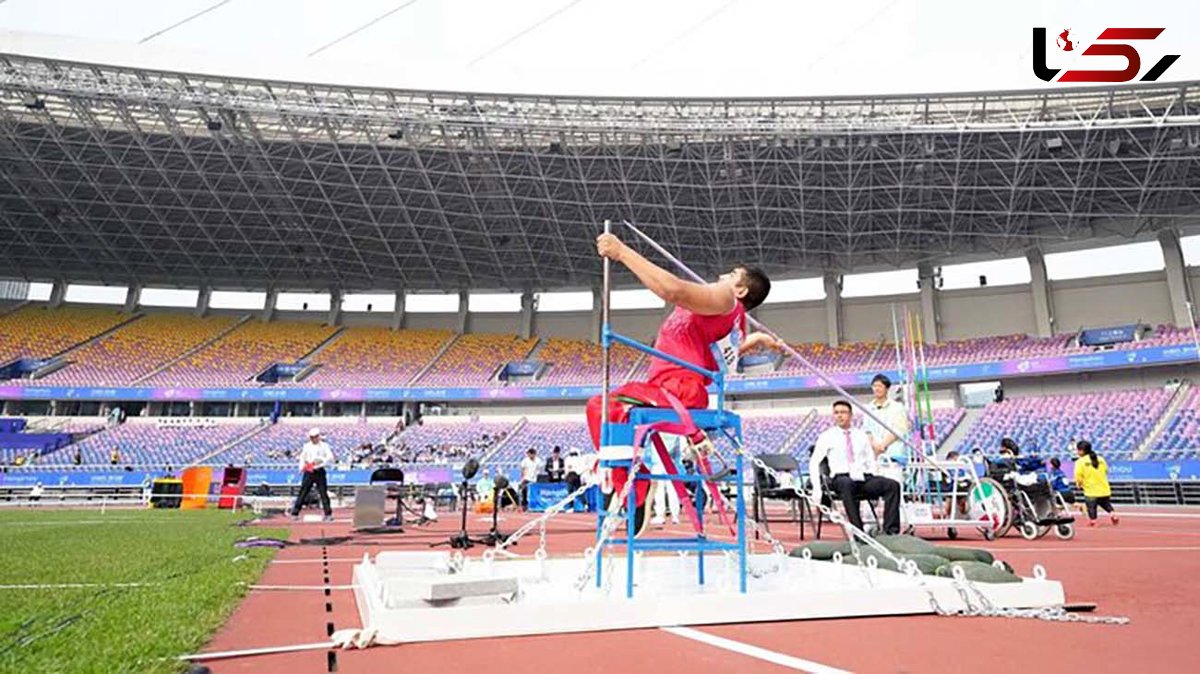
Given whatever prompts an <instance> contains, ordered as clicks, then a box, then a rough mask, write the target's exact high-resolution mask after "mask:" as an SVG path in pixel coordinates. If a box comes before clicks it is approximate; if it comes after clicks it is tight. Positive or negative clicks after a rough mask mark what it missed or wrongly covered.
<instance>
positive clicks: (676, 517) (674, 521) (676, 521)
mask: <svg viewBox="0 0 1200 674" xmlns="http://www.w3.org/2000/svg"><path fill="white" fill-rule="evenodd" d="M671 524H679V515H673V516H672V517H671Z"/></svg>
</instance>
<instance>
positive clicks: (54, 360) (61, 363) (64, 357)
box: [29, 313, 146, 379]
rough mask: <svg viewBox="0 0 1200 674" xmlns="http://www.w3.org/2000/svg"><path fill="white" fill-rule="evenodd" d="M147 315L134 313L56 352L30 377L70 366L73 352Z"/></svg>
mask: <svg viewBox="0 0 1200 674" xmlns="http://www.w3.org/2000/svg"><path fill="white" fill-rule="evenodd" d="M145 315H146V314H142V313H137V314H133V315H132V316H130V317H129V318H128V319H127V320H124V321H121V322H120V323H118V324H116V325H114V326H113V327H111V328H109V329H107V330H105V331H104V332H101V333H100V334H98V335H92V336H91V337H88V338H87V339H85V340H83V341H82V342H79V343H78V344H75V345H73V346H69V347H67V348H65V349H63V350H62V351H59V352H58V353H56V354H54V355H53V356H51V357H50V361H51V362H50V363H48V364H46V365H45V366H44V367H40V368H38V369H37V370H34V371H33V372H32V373H31V374H30V375H29V378H30V379H41V378H42V377H45V376H48V375H51V374H53V373H55V372H58V371H59V370H62V369H64V368H67V367H70V366H71V364H72V363H71V360H70V355H71V354H72V353H74V352H76V351H78V350H80V349H82V348H84V347H85V346H90V345H92V344H95V343H96V342H99V341H100V340H103V339H106V338H108V337H110V336H111V335H112V334H113V333H114V332H116V331H117V330H120V329H121V328H124V327H125V326H127V325H129V324H130V323H133V322H134V321H136V320H139V319H141V318H143V317H144V316H145Z"/></svg>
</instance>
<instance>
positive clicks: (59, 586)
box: [0, 583, 158, 590]
mask: <svg viewBox="0 0 1200 674" xmlns="http://www.w3.org/2000/svg"><path fill="white" fill-rule="evenodd" d="M154 585H158V583H24V584H17V585H0V590H75V589H79V588H94V587H152V586H154Z"/></svg>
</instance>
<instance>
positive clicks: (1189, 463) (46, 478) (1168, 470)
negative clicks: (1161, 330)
mask: <svg viewBox="0 0 1200 674" xmlns="http://www.w3.org/2000/svg"><path fill="white" fill-rule="evenodd" d="M1071 465H1072V464H1070V463H1069V462H1064V464H1063V470H1064V471H1065V472H1066V473H1067V476H1068V479H1069V478H1070V475H1071V474H1072V467H1071ZM220 470H221V469H220V468H219V467H217V468H214V473H216V472H219V471H220ZM371 473H372V471H371V470H334V471H330V472H329V484H332V485H351V486H352V485H365V484H368V483H369V482H370V479H371ZM452 473H453V471H452V470H451V469H450V468H448V467H447V468H444V469H443V468H440V467H436V468H424V469H415V470H408V471H405V481H406V482H409V483H413V484H435V483H442V482H453V480H452V479H451V478H452V477H453V475H452ZM156 477H162V472H161V471H145V470H134V471H111V472H91V471H78V470H77V471H69V470H57V471H56V470H49V469H48V470H10V471H9V472H7V473H0V488H10V487H32V486H33V485H35V484H37V483H38V482H41V483H42V484H43V485H45V486H48V487H54V486H59V487H140V486H143V485H146V484H149V482H150V481H151V480H153V479H154V478H156ZM214 477H215V476H214ZM1108 478H1109V479H1110V480H1112V481H1113V482H1194V481H1197V480H1200V459H1187V460H1183V461H1114V462H1112V463H1110V464H1108ZM246 484H247V485H248V486H254V485H260V484H268V485H272V486H281V487H282V486H290V485H299V484H300V473H299V472H298V471H287V470H261V469H255V468H251V469H250V470H248V471H247V473H246ZM529 487H530V500H531V506H533V507H532V508H531V509H535V510H536V509H540V508H544V507H545V506H546V505H550V504H553V503H555V502H557V500H559V499H561V498H563V497H564V496H566V495H567V491H566V484H565V483H562V482H536V483H533V484H531V485H529ZM596 492H597V490H596V488H595V487H593V488H592V489H589V490H588V494H587V495H586V497H585V498H586V499H587V500H588V507H589V510H590V509H592V508H594V507H595V503H596V498H597V497H596Z"/></svg>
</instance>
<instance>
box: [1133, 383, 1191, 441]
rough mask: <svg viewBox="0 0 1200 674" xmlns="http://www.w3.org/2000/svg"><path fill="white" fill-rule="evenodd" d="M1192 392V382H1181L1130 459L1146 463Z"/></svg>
mask: <svg viewBox="0 0 1200 674" xmlns="http://www.w3.org/2000/svg"><path fill="white" fill-rule="evenodd" d="M1191 390H1192V380H1190V379H1185V380H1183V381H1181V382H1179V386H1177V387H1175V394H1174V395H1172V396H1171V400H1170V402H1168V403H1167V406H1166V408H1165V409H1164V410H1163V413H1162V416H1161V417H1159V418H1158V421H1156V422H1154V427H1153V428H1151V429H1150V433H1149V434H1147V435H1146V438H1145V439H1144V440H1142V442H1141V444H1140V445H1138V448H1137V450H1136V451H1135V452H1134V453H1133V456H1132V457H1130V458H1131V459H1132V460H1134V461H1144V460H1145V459H1146V457H1147V455H1148V454H1150V450H1151V449H1153V448H1154V445H1155V443H1157V442H1158V439H1159V438H1161V437H1162V434H1163V433H1164V432H1166V430H1167V424H1169V423H1170V422H1171V420H1172V419H1174V418H1175V415H1176V414H1177V413H1178V412H1179V408H1180V407H1183V405H1184V403H1186V402H1187V399H1188V393H1190V392H1191Z"/></svg>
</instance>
